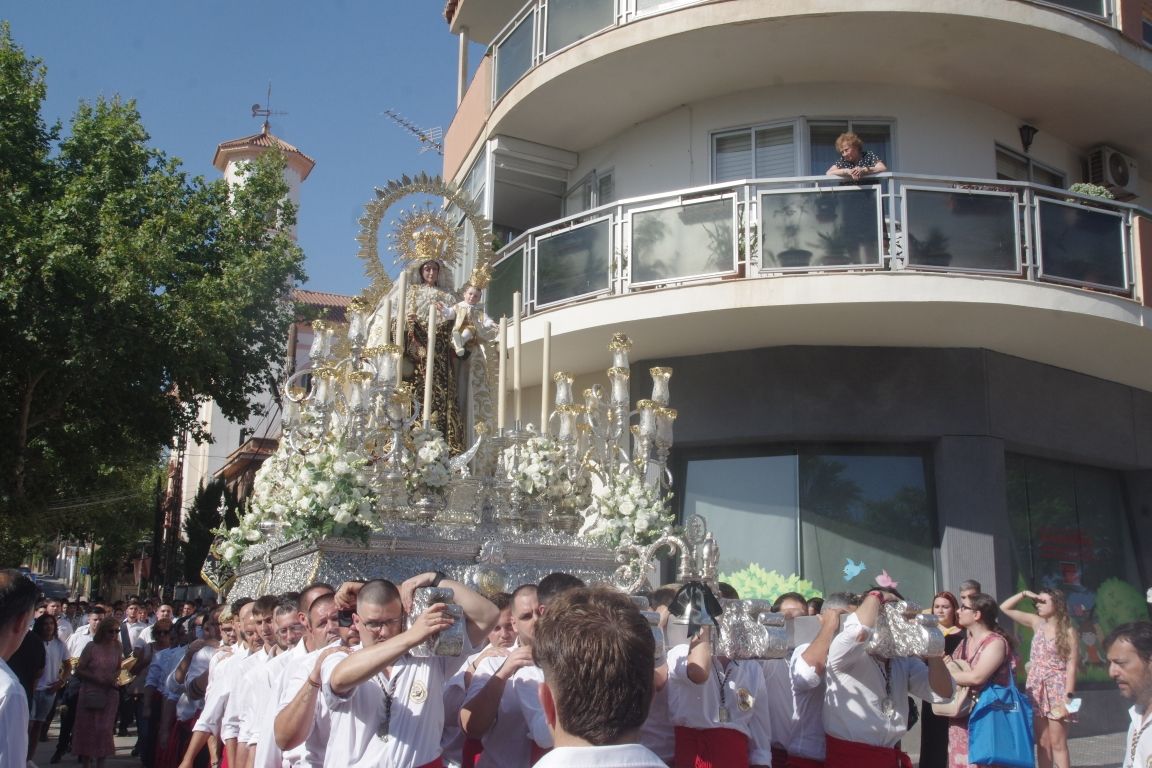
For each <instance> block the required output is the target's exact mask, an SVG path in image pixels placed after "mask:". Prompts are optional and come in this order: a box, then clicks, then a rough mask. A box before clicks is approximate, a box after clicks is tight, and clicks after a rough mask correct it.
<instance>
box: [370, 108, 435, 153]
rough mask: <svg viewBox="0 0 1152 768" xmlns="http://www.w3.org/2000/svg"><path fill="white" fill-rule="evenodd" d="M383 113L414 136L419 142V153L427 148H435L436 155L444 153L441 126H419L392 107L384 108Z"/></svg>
mask: <svg viewBox="0 0 1152 768" xmlns="http://www.w3.org/2000/svg"><path fill="white" fill-rule="evenodd" d="M384 114H385V115H386V116H387V117H388V119H390V120H391V121H392V122H394V123H396V125H398V126H400V127H401V128H403V129H404V130H406V131H408V133H410V134H412V135H413V136H415V137H416V139H417V140H418V141H419V142H420V144H421V147H420V154H424V153H425V152H427V151H428V150H435V152H436V154H438V155H443V154H444V143H443V141H441V139H443V138H444V130H443V129H442V128H440V127H439V126H437V127H435V128H420V127H419V126H417V125H415V124H414V123H413V122H412V121H411V120H408V119H407V118H405V117H404V116H403V115H401V114H399V113H398V112H396V111H395V110H393V109H386V110H384Z"/></svg>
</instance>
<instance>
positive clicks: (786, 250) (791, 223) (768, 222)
mask: <svg viewBox="0 0 1152 768" xmlns="http://www.w3.org/2000/svg"><path fill="white" fill-rule="evenodd" d="M879 192H880V190H879V188H878V187H870V188H865V189H849V188H839V189H824V190H811V191H788V192H765V193H762V194H761V195H760V237H761V253H763V259H762V264H763V268H764V269H766V270H776V269H782V268H783V269H787V268H819V267H844V266H853V265H862V264H873V265H879V264H880V195H879Z"/></svg>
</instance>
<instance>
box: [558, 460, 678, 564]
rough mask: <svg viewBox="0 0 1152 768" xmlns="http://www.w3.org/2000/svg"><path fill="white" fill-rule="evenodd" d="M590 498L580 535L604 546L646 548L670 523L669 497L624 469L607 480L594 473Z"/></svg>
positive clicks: (635, 474) (668, 494)
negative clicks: (627, 545) (631, 545)
mask: <svg viewBox="0 0 1152 768" xmlns="http://www.w3.org/2000/svg"><path fill="white" fill-rule="evenodd" d="M591 496H592V503H591V504H590V505H589V506H588V508H587V509H585V510H584V513H583V514H584V525H583V526H582V527H581V528H580V535H581V536H584V537H587V538H590V539H596V540H599V541H602V542H604V543H605V544H606V545H608V546H611V547H618V546H620V545H621V544H636V545H639V546H643V545H645V544H649V543H651V542H653V541H655V540H656V539H657V538H658V537H659V536H660V534H661V533H662V532H663V530H664V528H665V527H666V526H668V525H670V524H671V523H672V513H671V512H670V511H669V509H668V502H669V501H670V500H671V498H672V496H671V494H670V493H665V492H663V491H661V490H660V488H659V486H657V485H652V484H649V483H647V482H645V480H644V478H643V477H641V476H640V475H639V474H638V473H636V472H635V471H634V470H633V469H632V468H631V467H630V466H628V465H624V466H622V467H621V469H620V471H618V472H615V473H614V474H612V475H610V476H609V477H607V478H605V477H603V476H602V474H601V473H599V472H594V473H593V474H592V493H591Z"/></svg>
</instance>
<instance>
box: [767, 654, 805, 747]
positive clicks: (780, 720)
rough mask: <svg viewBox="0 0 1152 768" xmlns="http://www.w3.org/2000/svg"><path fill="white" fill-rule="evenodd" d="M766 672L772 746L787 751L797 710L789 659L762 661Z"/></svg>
mask: <svg viewBox="0 0 1152 768" xmlns="http://www.w3.org/2000/svg"><path fill="white" fill-rule="evenodd" d="M759 662H760V669H761V670H762V671H763V672H764V692H765V693H766V694H767V696H768V722H769V723H771V724H772V746H775V747H780V748H782V749H787V746H786V745H787V744H788V741H789V739H791V738H792V720H793V718H795V717H796V708H795V706H793V704H792V682H791V680H790V677H791V672H790V671H789V669H788V660H787V659H760V660H759Z"/></svg>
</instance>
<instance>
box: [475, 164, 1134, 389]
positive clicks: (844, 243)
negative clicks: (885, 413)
mask: <svg viewBox="0 0 1152 768" xmlns="http://www.w3.org/2000/svg"><path fill="white" fill-rule="evenodd" d="M877 181H878V183H876V184H868V185H861V186H855V185H851V186H846V185H841V184H838V183H837V182H836V181H835V180H833V179H829V178H828V177H800V178H791V179H776V178H773V179H762V180H752V181H742V182H738V183H733V184H718V185H710V186H706V187H698V188H693V189H687V190H679V191H676V192H670V193H667V194H662V195H651V196H646V197H641V198H633V199H631V200H626V201H621V202H618V203H614V204H612V205H608V206H603V207H600V208H596V209H593V210H590V211H586V212H583V213H581V214H579V215H578V216H573V217H568V218H565V219H561V220H558V221H555V222H552V223H549V224H547V225H545V226H541V227H537V228H535V229H533V230H530V231H528V232H526V233H525V234H524V235H522V236H520V237H519V238H517V239H516V240H514V241H513V242H511V243H510V244H509V245H507V246H506V247H505V248H503V249H502V250H501V251H500V253H499V254H498V260H497V261H496V262H495V264H494V268H493V278H492V283H491V285H490V287H489V291H488V305H487V306H488V313H489V314H490V315H491V316H493V317H498V316H501V315H508V316H510V315H511V314H512V304H513V295H514V293H515V292H516V291H519V292H521V293H522V297H523V303H524V311H525V316H526V317H528V318H529V321H528V322H527V323H526V326H525V343H526V344H528V345H529V348H531V347H532V342H533V341H535V340H537V339H538V338H539V334H540V333H542V331H541V330H539V328H538V327H535V326H536V324H534V323H532V322H531V318H532V317H533V316H546V317H547V319H548V320H549V321H550V322H551V327H552V332H553V333H554V334H557V335H559V336H563V337H566V338H567V339H568V340H567V341H565V342H564V344H565V349H566V355H568V354H569V347H571V348H572V350H571V352H572V356H571V358H570V359H571V360H572V363H571V364H572V366H573V370H575V371H580V370H582V369H581V368H580V366H581V365H583V364H584V361H583V359H582V358H581V356H580V355H581V353H580V351H579V350H580V349H583V348H585V347H586V348H587V349H588V350H589V353H588V354H589V358H588V361H587V365H589V367H590V368H589V369H591V368H594V367H595V365H596V363H597V361H598V358H597V357H596V355H597V354H598V353H599V352H600V351H601V350H600V349H599V346H600V344H599V343H598V340H600V339H602V337H603V336H604V334H605V333H606V332H608V331H613V330H625V331H626V332H628V333H629V334H630V335H633V336H634V337H635V338H645V339H646V344H645V354H646V355H652V356H676V355H684V354H695V353H701V352H705V351H717V350H721V349H729V350H731V349H744V348H754V347H762V346H774V345H789V344H818V345H865V346H876V345H880V346H884V345H889V346H929V347H949V346H954V347H983V348H988V349H995V350H998V351H1002V352H1006V353H1008V354H1013V355H1016V356H1020V357H1025V358H1028V359H1033V360H1037V361H1039V362H1046V363H1050V364H1053V365H1058V366H1060V367H1063V368H1069V369H1071V370H1076V371H1081V372H1084V373H1088V374H1090V375H1094V376H1098V377H1101V378H1106V379H1110V380H1113V381H1121V382H1123V383H1127V384H1131V385H1133V386H1139V387H1142V388H1145V389H1152V334H1150V333H1149V332H1148V331H1147V329H1146V326H1147V325H1148V324H1149V323H1150V322H1152V310H1149V309H1147V308H1146V307H1144V306H1143V305H1142V304H1141V301H1142V300H1144V299H1147V298H1148V296H1147V293H1146V289H1145V287H1144V286H1145V281H1148V280H1150V279H1152V275H1148V274H1146V273H1145V269H1143V268H1141V254H1143V258H1144V259H1149V258H1150V257H1152V248H1150V247H1149V246H1150V245H1152V243H1150V242H1149V241H1150V240H1152V238H1150V235H1152V226H1150V225H1152V219H1149V218H1148V217H1149V213H1148V212H1147V211H1145V210H1143V209H1140V208H1137V207H1135V206H1132V205H1127V204H1123V203H1114V202H1111V201H1103V200H1099V199H1095V198H1086V197H1082V196H1078V195H1074V194H1072V193H1070V192H1068V191H1067V190H1059V189H1054V188H1051V187H1043V186H1039V185H1031V184H1026V183H1019V182H1008V181H990V180H981V179H964V178H939V177H930V176H921V175H908V174H883V175H881V176H880V177H877ZM1142 240H1143V247H1141V241H1142ZM585 341H586V343H585ZM535 346H539V345H535ZM532 353H534V351H533V352H531V353H530V354H532ZM529 370H531V367H529Z"/></svg>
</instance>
